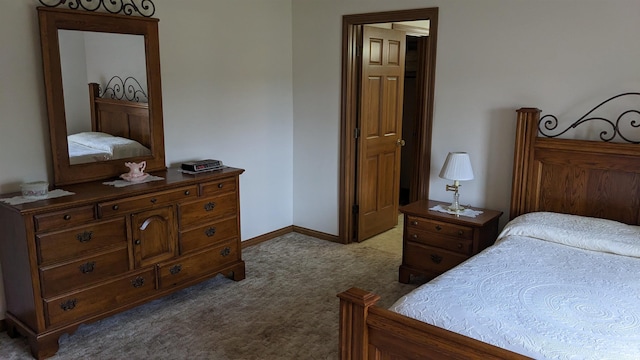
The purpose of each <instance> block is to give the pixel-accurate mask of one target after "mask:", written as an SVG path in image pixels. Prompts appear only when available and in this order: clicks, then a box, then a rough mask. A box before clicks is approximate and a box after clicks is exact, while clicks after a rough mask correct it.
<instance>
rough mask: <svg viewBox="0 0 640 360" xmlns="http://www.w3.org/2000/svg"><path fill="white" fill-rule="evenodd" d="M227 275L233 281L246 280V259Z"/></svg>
mask: <svg viewBox="0 0 640 360" xmlns="http://www.w3.org/2000/svg"><path fill="white" fill-rule="evenodd" d="M227 277H228V278H229V279H231V280H233V281H240V280H244V278H245V271H244V261H243V262H242V263H241V264H240V265H238V266H236V267H235V268H233V269H232V270H231V271H230V272H229V274H228V275H227Z"/></svg>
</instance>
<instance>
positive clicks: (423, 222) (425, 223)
mask: <svg viewBox="0 0 640 360" xmlns="http://www.w3.org/2000/svg"><path fill="white" fill-rule="evenodd" d="M407 220H408V223H407V229H417V230H423V231H429V232H433V233H436V234H443V235H448V236H452V237H455V238H460V239H469V240H472V239H473V228H471V227H467V226H462V225H456V224H449V223H446V222H441V221H437V220H431V219H425V218H421V217H416V216H410V215H408V216H407Z"/></svg>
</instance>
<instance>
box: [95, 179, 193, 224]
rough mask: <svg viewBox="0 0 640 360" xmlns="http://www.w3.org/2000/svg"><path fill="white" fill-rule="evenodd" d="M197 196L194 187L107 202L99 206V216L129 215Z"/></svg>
mask: <svg viewBox="0 0 640 360" xmlns="http://www.w3.org/2000/svg"><path fill="white" fill-rule="evenodd" d="M197 196H198V188H197V187H196V186H195V185H194V186H189V187H183V188H180V189H175V190H170V191H162V192H156V193H153V194H149V195H141V196H136V197H131V198H127V199H121V200H114V201H107V202H103V203H100V204H98V216H99V217H101V218H103V217H110V216H115V215H119V214H127V213H129V212H132V211H140V210H144V209H149V208H152V207H154V206H156V205H158V204H166V203H169V202H173V201H181V200H186V199H191V198H196V197H197Z"/></svg>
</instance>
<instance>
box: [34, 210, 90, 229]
mask: <svg viewBox="0 0 640 360" xmlns="http://www.w3.org/2000/svg"><path fill="white" fill-rule="evenodd" d="M93 219H95V211H94V209H93V205H88V206H82V207H77V208H71V209H66V210H62V211H56V212H52V213H48V214H40V215H35V216H34V217H33V220H34V222H35V226H36V231H46V230H55V229H64V228H67V227H70V226H77V225H79V224H82V223H85V222H88V221H91V220H93Z"/></svg>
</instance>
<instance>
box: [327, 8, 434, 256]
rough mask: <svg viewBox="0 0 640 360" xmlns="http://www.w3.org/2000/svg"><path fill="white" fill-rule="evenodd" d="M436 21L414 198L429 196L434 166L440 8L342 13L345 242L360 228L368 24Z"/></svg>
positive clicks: (424, 76)
mask: <svg viewBox="0 0 640 360" xmlns="http://www.w3.org/2000/svg"><path fill="white" fill-rule="evenodd" d="M415 20H430V25H429V38H428V41H427V46H426V49H425V52H426V56H425V60H426V61H425V62H423V63H422V64H420V66H421V67H422V69H421V70H422V71H418V74H421V75H419V78H418V79H417V82H418V87H419V88H418V94H419V95H418V102H419V108H418V113H417V123H418V139H417V148H418V149H417V156H416V161H415V164H414V166H415V168H416V171H415V179H414V180H415V184H416V185H417V191H414V192H413V194H412V197H414V198H412V199H411V200H412V201H414V200H418V199H427V198H428V197H429V173H430V167H431V156H430V154H431V127H432V123H433V102H434V101H433V98H434V89H435V70H436V44H437V35H438V8H437V7H436V8H424V9H411V10H397V11H388V12H378V13H366V14H354V15H344V16H343V17H342V75H341V77H342V84H341V99H340V102H341V112H340V122H341V126H340V172H339V177H340V184H339V186H340V187H339V220H338V237H339V241H340V242H342V243H344V244H348V243H351V242H352V241H353V239H354V231H355V229H357V226H356V224H355V217H354V216H353V210H352V209H353V207H354V205H355V201H356V190H355V189H356V181H357V176H356V174H357V169H356V155H357V154H356V139H355V137H354V134H355V131H356V128H357V122H358V106H359V95H360V91H359V80H360V65H359V61H358V59H359V58H358V57H357V53H358V35H359V32H360V29H361V26H362V25H366V24H375V23H385V22H394V21H415Z"/></svg>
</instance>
